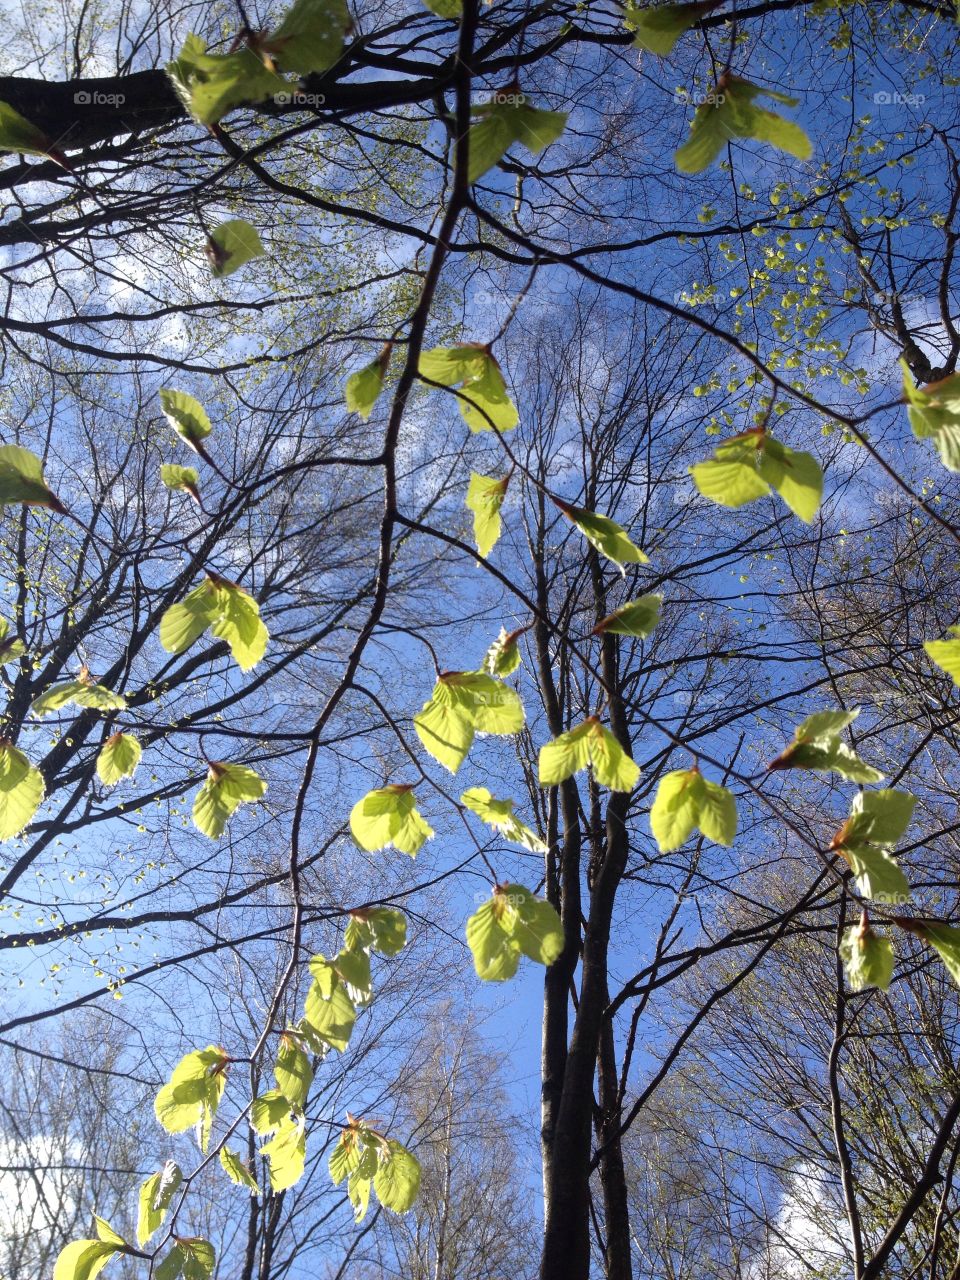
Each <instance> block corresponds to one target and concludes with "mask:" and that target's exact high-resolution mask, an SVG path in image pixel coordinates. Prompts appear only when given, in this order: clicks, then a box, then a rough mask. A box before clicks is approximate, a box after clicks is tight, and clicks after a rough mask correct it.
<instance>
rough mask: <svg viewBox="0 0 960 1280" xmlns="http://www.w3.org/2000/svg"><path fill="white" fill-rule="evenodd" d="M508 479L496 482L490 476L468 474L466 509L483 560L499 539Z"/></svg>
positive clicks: (474, 473) (473, 472)
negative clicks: (471, 518) (469, 514)
mask: <svg viewBox="0 0 960 1280" xmlns="http://www.w3.org/2000/svg"><path fill="white" fill-rule="evenodd" d="M509 483H510V477H509V476H504V477H503V479H502V480H497V479H495V478H493V477H491V476H482V475H480V474H479V473H478V472H476V471H471V472H470V484H469V486H468V488H467V507H468V508H469V509H470V510H471V511H472V512H473V537H474V541H475V542H476V544H477V551H478V552H479V553H480V555H481V556H483V558H484V559H486V558H487V556H488V555H489V554H490V552H491V551H492V550H493V548H494V547H495V546H496V543H497V540H498V538H499V537H500V531H501V528H502V523H503V522H502V520H501V518H500V508H501V507H502V506H503V500H504V498H505V497H506V494H507V485H508V484H509Z"/></svg>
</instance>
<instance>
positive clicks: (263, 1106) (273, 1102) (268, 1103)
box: [250, 1092, 307, 1192]
mask: <svg viewBox="0 0 960 1280" xmlns="http://www.w3.org/2000/svg"><path fill="white" fill-rule="evenodd" d="M250 1123H251V1124H252V1125H253V1127H254V1129H255V1130H256V1131H257V1133H260V1134H273V1137H272V1138H271V1139H270V1141H269V1142H266V1143H264V1145H263V1146H262V1147H261V1148H260V1155H261V1156H265V1157H266V1158H267V1159H268V1160H269V1161H270V1187H271V1190H273V1191H275V1192H279V1191H286V1190H287V1188H288V1187H292V1186H294V1185H295V1184H296V1183H297V1182H299V1181H300V1179H301V1178H302V1177H303V1170H304V1165H305V1162H306V1156H307V1135H306V1129H305V1120H304V1117H303V1114H302V1113H301V1112H300V1111H299V1110H297V1109H292V1108H291V1106H290V1103H289V1101H288V1099H287V1098H285V1097H284V1095H283V1094H282V1093H277V1092H271V1093H265V1094H263V1095H262V1097H259V1098H255V1099H254V1101H253V1104H252V1106H251V1108H250Z"/></svg>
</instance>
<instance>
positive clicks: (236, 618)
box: [160, 574, 270, 671]
mask: <svg viewBox="0 0 960 1280" xmlns="http://www.w3.org/2000/svg"><path fill="white" fill-rule="evenodd" d="M208 627H209V628H210V631H211V633H212V635H213V636H215V637H216V639H218V640H226V642H227V644H228V645H229V646H230V652H231V654H232V655H233V659H234V661H235V662H236V664H237V666H239V668H240V670H241V671H250V670H252V669H253V668H254V667H255V666H256V665H257V663H258V662H259V661H260V660H261V658H262V657H263V655H264V653H266V649H267V641H268V640H269V638H270V633H269V632H268V631H267V628H266V626H265V625H264V623H263V622H262V621H261V620H260V608H259V606H258V604H257V602H256V600H254V598H253V596H251V595H248V593H247V592H246V591H244V590H243V588H242V587H238V586H237V584H236V583H235V582H228V581H227V579H226V578H220V577H217V576H216V575H214V574H208V575H207V577H206V578H205V579H204V581H203V582H201V583H200V585H199V586H198V587H194V589H193V590H192V591H191V592H190V594H189V595H187V596H185V597H184V599H183V600H181V601H180V602H179V603H178V604H172V605H171V606H170V608H169V609H167V610H166V611H165V613H164V615H163V617H162V618H161V619H160V643H161V644H162V645H163V647H164V649H166V651H167V653H173V654H180V653H184V652H185V651H186V650H187V649H189V648H190V646H191V645H192V644H194V643H195V642H196V641H197V640H198V639H199V638H200V636H201V635H203V633H204V632H205V631H206V630H207V628H208Z"/></svg>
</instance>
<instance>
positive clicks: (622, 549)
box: [554, 498, 650, 572]
mask: <svg viewBox="0 0 960 1280" xmlns="http://www.w3.org/2000/svg"><path fill="white" fill-rule="evenodd" d="M554 502H555V503H556V504H557V506H558V507H559V508H560V510H561V511H562V512H563V514H564V515H565V516H566V517H567V519H568V520H569V521H571V523H573V524H575V525H576V526H577V528H578V529H579V530H580V532H581V533H582V534H583V536H584V537H585V538H586V540H587V541H588V542H589V543H590V544H591V546H593V547H596V549H597V550H598V551H599V552H600V554H601V555H602V556H606V557H607V559H608V560H612V561H613V563H614V564H615V565H618V566H619V567H620V571H621V572H623V566H624V565H625V564H649V563H650V557H649V556H648V555H646V554H645V553H644V552H643V551H641V550H640V548H639V547H637V546H634V544H633V543H632V542H631V541H630V539H629V538H628V537H627V533H626V530H625V529H624V528H623V526H622V525H619V524H617V522H616V521H615V520H611V519H610V518H609V516H599V515H597V513H596V512H595V511H587V510H586V509H585V508H584V507H571V506H569V505H568V504H567V503H566V502H560V501H559V499H557V498H554Z"/></svg>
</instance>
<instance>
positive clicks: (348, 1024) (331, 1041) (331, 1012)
mask: <svg viewBox="0 0 960 1280" xmlns="http://www.w3.org/2000/svg"><path fill="white" fill-rule="evenodd" d="M318 961H319V962H321V964H322V965H326V964H327V962H326V961H324V960H323V957H322V956H314V958H313V960H311V961H310V971H311V973H313V974H314V978H315V980H314V982H313V983H312V985H311V987H310V990H309V991H308V992H307V999H306V1003H305V1005H304V1010H303V1030H304V1032H305V1034H306V1035H307V1036H308V1038H312V1039H313V1041H314V1042H315V1043H316V1042H319V1045H320V1046H321V1048H322V1047H323V1046H324V1045H329V1046H330V1047H331V1048H332V1049H336V1050H337V1052H338V1053H343V1052H344V1051H345V1050H346V1047H347V1045H348V1044H349V1043H350V1037H351V1035H352V1034H353V1027H354V1023H355V1022H356V1020H357V1011H356V1009H355V1008H354V1004H353V1001H352V1000H351V999H350V997H349V996H348V995H347V992H346V990H345V989H344V986H343V983H342V982H341V981H340V978H339V976H338V975H337V974H336V972H335V971H334V970H333V966H332V965H327V968H328V970H329V971H330V972H331V974H332V983H331V985H330V987H329V988H328V989H329V992H330V994H329V995H325V994H324V978H325V977H326V976H327V975H326V973H324V970H323V969H322V967H320V966H318V965H317V964H316V962H318ZM318 967H320V972H321V975H323V976H318V972H317V970H318Z"/></svg>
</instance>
